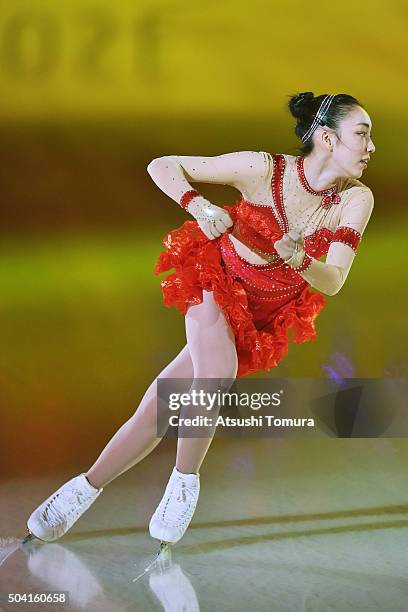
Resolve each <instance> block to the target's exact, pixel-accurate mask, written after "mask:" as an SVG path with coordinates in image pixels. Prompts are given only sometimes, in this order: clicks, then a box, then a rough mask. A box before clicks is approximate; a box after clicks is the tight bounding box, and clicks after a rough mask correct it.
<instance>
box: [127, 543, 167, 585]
mask: <svg viewBox="0 0 408 612" xmlns="http://www.w3.org/2000/svg"><path fill="white" fill-rule="evenodd" d="M170 558H171V550H170V544H169V543H168V542H163V541H162V540H161V541H160V548H159V552H158V553H157V554H156V556H155V558H154V559H153V561H151V563H149V565H148V566H147V567H145V568H144V570H143V571H142V572H141V573H140V574H138V575H137V576H136V578H133V580H132V582H136V581H137V580H140V579H141V578H143V576H145V575H146V574H147V573H148V572H150V570H151V569H152V568H153V567H155V566H156V565H157V564H158V563H160V561H165V560H169V559H170Z"/></svg>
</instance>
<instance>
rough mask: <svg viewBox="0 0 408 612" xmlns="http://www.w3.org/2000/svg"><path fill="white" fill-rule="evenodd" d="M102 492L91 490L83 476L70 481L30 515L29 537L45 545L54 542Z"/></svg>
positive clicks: (28, 522)
mask: <svg viewBox="0 0 408 612" xmlns="http://www.w3.org/2000/svg"><path fill="white" fill-rule="evenodd" d="M102 491H103V488H100V489H96V488H95V487H93V486H92V485H91V484H90V483H89V482H88V480H87V479H86V477H85V474H84V473H82V474H80V475H79V476H75V477H74V478H71V480H69V481H68V482H66V483H65V484H63V485H62V486H61V487H60V488H59V489H57V491H55V493H53V494H52V495H50V497H48V499H46V500H45V501H44V502H43V503H42V504H41V505H40V506H38V508H37V509H36V510H34V512H33V513H32V514H31V516H30V518H29V519H28V521H27V527H28V530H29V533H30V536H35V537H36V538H39V539H40V540H44V541H45V542H52V541H53V540H58V538H60V537H61V536H63V535H64V533H66V532H67V531H68V529H70V528H71V527H72V525H73V524H74V523H75V522H76V521H77V520H78V519H79V517H80V516H82V514H83V513H84V512H85V511H86V510H88V508H89V507H90V506H91V505H92V504H93V502H94V501H95V500H96V498H97V497H98V496H99V495H100V494H101V493H102ZM28 537H29V536H28ZM26 539H27V538H26Z"/></svg>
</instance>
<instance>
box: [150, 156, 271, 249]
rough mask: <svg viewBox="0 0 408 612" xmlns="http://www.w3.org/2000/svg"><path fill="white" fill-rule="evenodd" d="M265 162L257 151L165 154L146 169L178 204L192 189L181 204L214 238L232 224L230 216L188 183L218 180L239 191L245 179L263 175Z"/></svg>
mask: <svg viewBox="0 0 408 612" xmlns="http://www.w3.org/2000/svg"><path fill="white" fill-rule="evenodd" d="M268 163H269V158H268V156H267V154H266V153H264V152H257V151H237V152H234V153H225V154H224V155H216V156H213V157H196V156H188V155H166V156H164V157H158V158H156V159H153V161H151V162H150V164H149V165H148V166H147V171H148V173H149V174H150V176H151V178H152V179H153V181H154V182H155V183H156V185H157V186H158V187H159V188H160V189H161V190H162V191H163V192H164V193H165V194H166V195H168V196H169V197H170V198H172V199H173V200H174V201H175V202H177V203H179V204H180V203H181V205H183V200H182V198H183V196H184V195H185V194H186V193H188V192H190V191H192V192H195V194H190V195H191V196H193V197H191V199H190V198H189V199H188V203H187V204H186V205H185V206H183V207H185V208H186V210H188V212H189V213H190V214H191V215H192V216H193V217H194V218H195V219H196V220H197V222H198V225H199V226H200V228H201V229H202V231H203V232H204V234H205V235H206V236H207V237H208V238H210V239H213V238H217V237H218V236H220V235H221V234H222V233H224V232H225V231H226V229H227V228H228V227H231V226H232V219H231V217H230V216H229V214H228V213H227V211H225V210H224V209H223V208H221V207H219V206H216V205H215V204H211V202H209V201H208V200H207V199H206V198H204V197H203V196H201V195H200V194H199V193H198V192H197V191H196V190H194V189H193V187H192V185H191V184H190V182H199V183H218V184H221V185H231V186H232V187H235V188H236V189H239V190H242V187H243V186H244V185H245V184H247V183H248V181H251V182H254V181H257V180H261V179H262V178H264V176H265V175H266V173H267V171H268Z"/></svg>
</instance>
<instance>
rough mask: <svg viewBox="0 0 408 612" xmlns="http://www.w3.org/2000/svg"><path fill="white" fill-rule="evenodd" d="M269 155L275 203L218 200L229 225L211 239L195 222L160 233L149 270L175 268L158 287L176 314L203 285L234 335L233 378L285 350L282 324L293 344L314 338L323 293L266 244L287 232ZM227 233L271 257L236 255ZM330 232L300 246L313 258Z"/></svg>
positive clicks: (278, 160)
mask: <svg viewBox="0 0 408 612" xmlns="http://www.w3.org/2000/svg"><path fill="white" fill-rule="evenodd" d="M273 161H274V164H275V172H274V178H273V185H272V194H273V200H274V202H275V207H274V208H275V209H273V208H272V207H270V206H265V205H262V204H259V205H257V204H254V203H253V202H251V203H249V202H248V201H246V200H245V199H244V197H241V198H240V199H238V200H237V201H235V202H234V203H233V204H232V205H225V206H224V209H225V210H227V212H228V213H229V215H230V217H231V219H232V220H233V222H234V225H233V226H232V227H231V228H229V229H228V230H227V231H226V232H225V233H223V234H222V235H221V236H219V237H218V238H215V239H209V238H207V236H206V235H205V234H204V233H203V232H202V231H201V229H200V227H199V226H198V224H197V222H196V221H195V220H188V221H185V222H184V223H183V224H182V225H181V226H180V227H178V228H176V229H173V230H172V231H170V232H169V233H168V234H167V235H166V236H165V237H164V239H163V244H164V245H165V247H166V250H165V251H163V252H161V253H160V255H159V258H158V260H157V263H156V265H155V267H154V273H155V274H160V273H162V272H168V271H170V270H172V269H174V270H175V271H174V272H173V273H171V274H169V275H168V276H167V277H166V278H164V279H163V280H162V281H161V283H160V285H161V289H162V294H163V299H164V304H165V306H167V307H171V306H175V307H176V308H177V309H178V310H179V311H180V312H181V313H182V314H183V315H185V314H186V312H187V310H188V308H189V306H191V305H194V304H200V303H201V302H202V301H203V289H204V290H206V291H213V292H214V293H213V296H214V299H215V301H216V303H217V304H218V305H219V306H220V308H221V309H222V310H223V312H224V315H225V317H226V320H227V322H228V324H229V326H230V327H231V329H232V331H233V333H234V336H235V343H236V350H237V354H238V372H237V377H238V378H239V377H242V376H245V375H247V374H250V373H254V372H258V371H268V370H270V369H272V368H274V367H276V366H277V365H278V363H279V362H280V361H281V359H282V358H284V357H285V356H286V355H287V353H288V347H289V341H290V340H289V337H288V331H289V329H290V330H291V331H292V341H294V342H296V343H297V344H300V343H302V342H306V341H308V340H314V339H315V338H316V336H317V334H316V329H315V324H314V321H315V319H316V317H317V316H318V314H319V313H320V312H321V311H322V309H323V308H324V306H325V305H326V299H325V297H324V296H323V295H322V294H321V293H318V292H316V291H314V290H311V289H310V285H309V284H308V282H307V281H306V280H304V279H303V278H302V277H301V276H300V274H298V273H297V272H296V271H295V270H293V269H292V268H291V267H290V266H289V265H287V264H285V263H284V261H283V260H282V259H281V258H280V257H279V256H278V255H277V253H276V251H275V249H274V248H273V245H274V243H275V241H276V240H278V239H280V238H282V236H283V234H284V233H286V232H288V231H289V226H288V221H287V218H286V214H285V208H284V206H283V194H282V189H283V187H282V185H283V181H282V177H283V172H284V167H285V159H284V156H283V155H280V154H275V155H274V156H273ZM230 233H233V235H234V236H236V237H237V238H239V239H240V240H241V241H242V242H243V243H244V244H246V245H248V246H249V247H254V248H256V249H259V250H261V251H263V252H266V253H270V254H275V257H276V259H274V260H273V262H272V263H267V264H251V263H249V262H248V261H246V260H245V259H243V258H242V257H240V256H239V255H238V253H237V251H236V249H235V247H234V244H233V242H232V241H231V240H230V237H229V234H230ZM332 238H333V232H331V231H330V230H327V229H325V228H322V229H320V230H318V231H317V232H314V233H313V234H312V235H310V236H305V250H306V252H307V253H308V254H309V255H312V256H313V257H315V258H319V257H321V256H322V255H326V254H327V251H328V248H329V245H330V240H331V239H332Z"/></svg>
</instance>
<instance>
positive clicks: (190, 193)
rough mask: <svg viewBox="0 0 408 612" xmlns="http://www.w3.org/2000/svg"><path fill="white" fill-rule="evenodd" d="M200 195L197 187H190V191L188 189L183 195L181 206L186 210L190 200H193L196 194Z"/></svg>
mask: <svg viewBox="0 0 408 612" xmlns="http://www.w3.org/2000/svg"><path fill="white" fill-rule="evenodd" d="M199 195H200V194H199V193H198V191H196V190H195V189H190V191H186V193H184V194H183V195H182V196H181V200H180V206H181V207H182V208H184V209H185V210H186V209H187V206H188V205H189V203H190V200H192V199H193V198H195V197H196V196H199Z"/></svg>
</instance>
